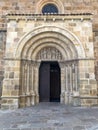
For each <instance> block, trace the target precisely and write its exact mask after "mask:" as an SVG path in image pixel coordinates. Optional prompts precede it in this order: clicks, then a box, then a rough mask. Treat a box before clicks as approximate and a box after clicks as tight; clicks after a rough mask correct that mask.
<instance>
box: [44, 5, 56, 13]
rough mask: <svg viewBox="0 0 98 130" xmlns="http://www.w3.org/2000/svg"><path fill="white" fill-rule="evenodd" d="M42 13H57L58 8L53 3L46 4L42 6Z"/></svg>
mask: <svg viewBox="0 0 98 130" xmlns="http://www.w3.org/2000/svg"><path fill="white" fill-rule="evenodd" d="M42 13H43V14H54V13H56V14H58V8H57V7H56V6H55V5H54V4H46V5H44V7H43V8H42Z"/></svg>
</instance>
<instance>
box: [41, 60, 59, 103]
mask: <svg viewBox="0 0 98 130" xmlns="http://www.w3.org/2000/svg"><path fill="white" fill-rule="evenodd" d="M60 93H61V88H60V68H59V65H58V63H57V62H42V63H41V66H40V70H39V98H40V102H49V101H51V102H58V101H60Z"/></svg>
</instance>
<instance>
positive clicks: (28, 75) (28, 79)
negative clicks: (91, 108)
mask: <svg viewBox="0 0 98 130" xmlns="http://www.w3.org/2000/svg"><path fill="white" fill-rule="evenodd" d="M27 62H28V63H27V79H26V80H27V90H26V96H27V101H26V105H27V106H30V63H29V61H27Z"/></svg>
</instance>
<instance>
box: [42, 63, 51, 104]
mask: <svg viewBox="0 0 98 130" xmlns="http://www.w3.org/2000/svg"><path fill="white" fill-rule="evenodd" d="M39 71H40V72H39V95H40V102H49V101H50V64H49V63H44V62H43V63H42V64H41V66H40V70H39Z"/></svg>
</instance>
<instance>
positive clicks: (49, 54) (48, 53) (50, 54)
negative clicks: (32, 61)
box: [36, 46, 64, 61]
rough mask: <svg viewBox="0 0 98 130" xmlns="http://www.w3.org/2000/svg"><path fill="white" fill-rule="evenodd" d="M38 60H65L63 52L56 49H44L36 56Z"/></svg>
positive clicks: (49, 47)
mask: <svg viewBox="0 0 98 130" xmlns="http://www.w3.org/2000/svg"><path fill="white" fill-rule="evenodd" d="M36 60H48V61H49V60H57V61H62V60H64V58H63V56H62V54H61V52H60V51H59V50H58V49H57V48H55V47H51V46H48V47H44V48H42V49H41V50H40V51H39V52H38V53H37V55H36Z"/></svg>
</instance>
